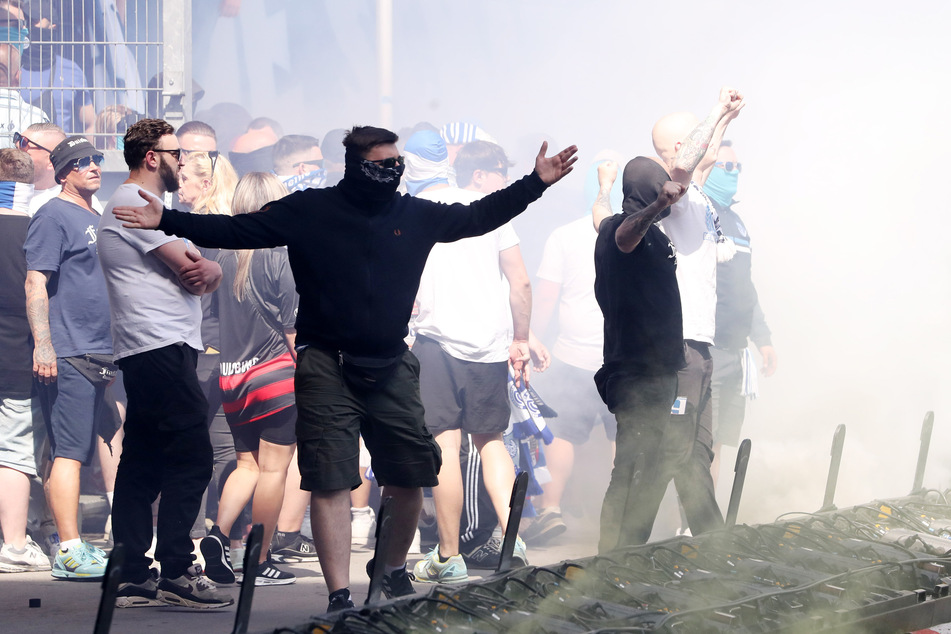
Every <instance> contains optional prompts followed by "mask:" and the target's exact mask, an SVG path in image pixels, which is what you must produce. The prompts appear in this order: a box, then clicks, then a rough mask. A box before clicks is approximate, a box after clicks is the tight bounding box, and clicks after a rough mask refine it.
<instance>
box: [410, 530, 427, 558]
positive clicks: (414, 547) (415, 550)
mask: <svg viewBox="0 0 951 634" xmlns="http://www.w3.org/2000/svg"><path fill="white" fill-rule="evenodd" d="M406 554H407V555H421V554H423V551H422V549H421V548H420V545H419V529H418V528H417V529H416V534H415V535H413V543H412V544H410V547H409V550H408V551H407V552H406Z"/></svg>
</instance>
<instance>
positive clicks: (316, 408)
mask: <svg viewBox="0 0 951 634" xmlns="http://www.w3.org/2000/svg"><path fill="white" fill-rule="evenodd" d="M397 140H398V137H397V135H396V134H394V133H393V132H390V131H389V130H384V129H381V128H374V127H369V126H367V127H355V128H353V129H352V130H350V132H349V133H348V134H347V136H346V138H345V139H344V142H343V144H344V147H345V148H346V169H345V172H344V178H343V180H342V181H341V182H340V183H339V184H338V185H336V186H334V187H329V188H326V189H308V190H305V191H301V192H295V193H293V194H290V195H289V196H286V197H285V198H282V199H281V200H279V201H276V202H273V203H271V204H270V205H268V206H267V207H266V208H265V209H264V210H263V211H262V212H261V213H255V214H244V215H240V216H235V217H233V218H232V217H226V216H218V217H212V216H198V215H197V214H182V213H179V212H175V211H166V210H163V208H162V205H161V204H160V203H158V202H157V201H151V202H150V204H149V205H147V206H146V207H138V208H130V207H125V208H117V209H116V210H115V214H116V216H117V217H118V218H119V219H120V220H122V221H124V222H125V223H126V224H125V226H127V227H133V228H158V229H160V230H162V231H165V232H167V233H174V234H176V235H181V236H184V237H186V238H190V239H191V240H194V241H195V242H196V243H197V244H199V245H203V246H208V247H219V248H227V249H253V248H262V247H275V246H281V245H286V246H287V249H288V255H289V258H290V263H291V269H292V270H293V272H294V279H295V280H296V281H297V290H298V292H299V294H300V309H299V312H298V317H297V333H298V335H297V343H298V346H299V349H300V351H299V357H298V367H297V376H296V379H295V386H296V392H297V408H298V423H297V439H298V450H299V462H300V469H301V476H302V484H301V486H302V488H304V489H306V490H310V491H311V492H312V499H311V504H312V511H313V513H312V522H313V529H314V541H315V544H316V545H317V552H318V555H319V558H320V565H321V569H322V571H323V574H324V577H325V579H326V581H327V589H328V591H329V593H330V596H329V606H328V610H340V609H345V608H348V607H352V606H353V602H352V599H351V597H350V592H349V588H348V586H349V583H350V578H349V577H350V574H349V571H350V528H349V527H350V497H349V492H350V489H351V488H354V487H357V486H359V484H360V472H359V443H358V437H359V435H360V433H362V434H363V438H364V441H365V442H366V446H367V448H368V449H369V451H370V454H371V456H372V457H373V464H372V467H373V471H374V473H375V474H376V477H377V480H378V481H379V482H380V484H381V485H383V487H384V491H383V494H384V496H392V497H393V498H394V502H395V513H394V517H393V524H392V525H393V535H392V540H391V545H392V549H391V551H390V553H388V556H387V558H386V561H384V562H382V565H384V566H385V568H386V575H385V577H384V584H383V588H384V592H385V593H386V594H387V596H388V597H391V598H392V597H395V596H403V595H405V594H410V593H412V592H413V587H412V583H411V582H410V579H409V576H408V575H407V574H406V571H405V564H406V552H407V550H408V549H409V546H410V544H411V542H412V539H413V534H414V530H415V527H416V522H417V519H418V516H419V510H420V508H421V505H422V494H421V490H420V487H424V486H436V484H437V482H438V481H437V478H436V474H437V473H438V471H439V466H440V464H441V456H440V451H439V448H438V446H437V445H436V443H435V441H434V440H433V437H432V435H431V434H430V433H429V431H428V430H427V429H426V427H425V425H424V423H423V408H422V404H421V402H420V396H419V363H418V362H417V360H416V358H415V357H414V356H413V355H412V354H411V353H409V351H408V350H407V348H406V344H405V342H404V341H403V338H404V336H406V334H407V324H408V322H409V318H410V314H411V312H412V308H413V300H414V298H415V295H416V289H417V287H418V286H419V279H420V276H421V274H422V272H423V267H424V265H425V264H426V258H427V256H428V255H429V251H430V250H431V249H432V247H433V246H434V245H435V244H436V243H437V242H452V241H454V240H458V239H461V238H466V237H471V236H476V235H481V234H483V233H486V232H487V231H491V230H492V229H495V228H496V227H499V226H501V225H502V224H503V223H505V222H506V221H508V220H510V219H511V218H513V217H515V216H516V215H518V214H519V213H521V212H522V211H524V210H525V208H526V207H527V206H528V205H529V203H531V202H532V201H534V200H536V199H538V198H539V197H540V196H541V195H542V193H543V192H544V191H545V189H546V188H547V187H548V186H549V185H552V184H553V183H556V182H557V181H559V180H560V179H561V178H562V177H563V176H564V175H565V174H567V173H568V172H570V171H571V169H572V165H573V164H574V162H575V160H576V159H575V156H574V155H575V153H576V152H577V148H576V147H574V146H572V147H570V148H567V149H565V150H563V151H561V152H559V153H558V154H555V155H554V156H551V157H546V156H545V152H546V151H547V144H543V145H542V148H541V151H540V152H539V154H538V156H537V157H536V159H535V170H534V171H533V172H532V173H531V174H529V175H528V176H525V177H524V178H522V179H520V180H519V181H518V182H516V183H514V184H513V185H511V186H509V187H507V188H505V189H502V190H500V191H498V192H496V193H494V194H490V195H488V196H486V197H485V198H482V199H480V200H478V201H475V202H473V203H471V204H469V205H461V204H457V205H444V204H440V203H435V202H431V201H426V200H422V199H419V198H412V197H410V196H403V195H399V194H397V193H396V188H397V186H398V185H399V181H400V177H401V175H402V173H403V159H402V157H401V156H400V155H399V151H398V150H397V147H396V142H397ZM527 361H528V354H526V355H525V358H524V359H522V360H519V361H516V363H515V366H516V367H515V370H516V372H518V373H521V366H522V365H524V364H525V363H526V362H527ZM453 459H455V456H453Z"/></svg>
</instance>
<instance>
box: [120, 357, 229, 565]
mask: <svg viewBox="0 0 951 634" xmlns="http://www.w3.org/2000/svg"><path fill="white" fill-rule="evenodd" d="M197 354H198V353H197V351H195V350H193V349H192V348H190V347H188V346H186V345H182V344H177V345H170V346H166V347H164V348H159V349H157V350H150V351H148V352H143V353H141V354H137V355H133V356H131V357H127V358H125V359H121V360H120V361H119V366H120V367H121V368H122V373H123V382H124V384H125V389H126V394H127V395H128V398H129V405H128V412H127V415H126V422H125V438H124V440H123V443H122V458H121V459H120V461H119V470H118V474H117V476H116V488H115V499H114V503H113V507H112V518H113V527H114V528H113V531H114V535H115V541H116V543H122V544H124V545H125V547H126V564H125V566H124V567H123V571H122V580H123V581H132V582H136V583H138V582H141V581H144V580H145V578H146V577H147V576H148V568H149V566H150V565H151V563H152V561H151V559H149V558H148V557H146V555H145V553H146V551H147V550H148V549H149V546H150V545H151V542H152V503H153V502H154V501H155V499H156V498H157V497H158V496H159V495H160V494H161V496H162V499H161V502H160V503H159V510H158V524H157V545H156V549H155V559H156V560H158V561H159V563H161V564H162V576H163V577H166V578H169V579H174V578H176V577H179V576H181V575H183V574H184V573H185V571H186V570H187V568H188V567H189V566H190V565H192V563H193V561H194V558H193V555H192V541H191V538H190V537H189V530H190V529H191V527H192V523H193V522H194V521H195V517H196V516H197V514H198V509H199V507H200V505H201V498H202V493H203V492H204V491H205V487H207V486H208V481H209V480H210V479H211V471H212V449H211V442H210V440H209V438H208V427H207V425H206V417H207V414H208V402H207V401H206V400H205V397H204V395H203V394H202V391H201V387H200V386H199V384H198V377H197V375H196V373H195V363H196V359H197Z"/></svg>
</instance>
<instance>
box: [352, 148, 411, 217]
mask: <svg viewBox="0 0 951 634" xmlns="http://www.w3.org/2000/svg"><path fill="white" fill-rule="evenodd" d="M345 165H346V167H345V168H344V173H343V180H342V181H341V182H340V185H339V186H340V187H342V188H343V189H344V191H345V192H346V193H347V195H348V196H349V197H351V198H352V199H354V200H355V201H357V204H369V205H373V206H376V205H380V204H383V203H386V202H389V201H390V200H392V198H393V196H395V195H396V188H397V187H399V186H400V178H401V177H402V176H403V165H402V164H398V165H396V166H395V167H383V166H382V165H378V164H376V163H374V162H372V161H367V160H366V159H364V158H361V157H353V156H350V155H349V153H348V155H347V158H346V162H345Z"/></svg>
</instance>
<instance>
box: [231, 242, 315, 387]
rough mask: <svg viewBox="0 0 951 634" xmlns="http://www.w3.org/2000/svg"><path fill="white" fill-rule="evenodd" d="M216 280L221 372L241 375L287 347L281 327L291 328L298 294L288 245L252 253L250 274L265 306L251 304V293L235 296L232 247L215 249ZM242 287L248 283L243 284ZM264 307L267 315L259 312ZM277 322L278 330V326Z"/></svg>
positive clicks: (252, 301)
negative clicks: (218, 268) (240, 297)
mask: <svg viewBox="0 0 951 634" xmlns="http://www.w3.org/2000/svg"><path fill="white" fill-rule="evenodd" d="M217 259H218V263H219V264H220V265H221V273H222V276H221V284H220V285H219V286H218V290H217V291H216V293H217V294H218V319H219V322H218V325H219V329H220V331H219V332H220V343H221V349H220V351H221V365H222V372H221V374H222V375H223V376H230V375H232V374H241V373H243V372H244V371H246V370H247V369H248V368H250V367H251V366H253V365H256V364H257V363H263V362H265V361H270V360H271V359H274V358H276V357H279V356H281V355H282V354H284V353H285V352H287V344H285V343H284V334H283V331H284V330H293V328H294V320H295V319H296V318H297V303H298V297H297V293H296V292H295V290H294V276H293V275H292V274H291V268H290V264H289V263H288V261H287V249H285V248H283V247H278V248H275V249H260V250H258V251H255V252H254V253H253V255H252V257H251V266H250V270H249V273H248V275H249V277H250V278H251V283H252V284H253V285H254V289H255V290H256V291H257V293H258V297H259V298H260V299H261V300H262V301H263V303H264V305H263V306H262V305H260V304H256V302H255V300H254V299H253V298H252V296H251V293H250V292H247V290H246V292H245V296H244V299H243V300H242V301H238V299H237V298H236V297H235V295H234V290H233V285H234V279H235V276H236V275H237V268H238V258H237V253H236V252H234V251H220V252H219V253H218V258H217ZM246 288H247V287H246ZM262 312H265V313H266V314H267V315H268V316H267V317H265V316H264V315H262ZM278 327H280V329H281V332H278V330H277V328H278Z"/></svg>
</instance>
